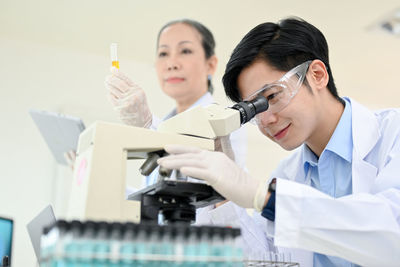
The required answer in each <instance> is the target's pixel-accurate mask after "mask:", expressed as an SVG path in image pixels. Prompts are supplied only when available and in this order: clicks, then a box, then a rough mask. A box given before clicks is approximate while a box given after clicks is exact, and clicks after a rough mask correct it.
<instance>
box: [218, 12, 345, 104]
mask: <svg viewBox="0 0 400 267" xmlns="http://www.w3.org/2000/svg"><path fill="white" fill-rule="evenodd" d="M259 59H261V60H263V61H265V62H266V63H268V64H269V65H271V66H272V67H274V68H275V69H277V70H280V71H289V70H290V69H292V68H294V67H296V66H297V65H299V64H301V63H303V62H305V61H308V60H314V59H319V60H321V61H322V62H324V64H325V66H326V68H327V71H328V74H329V82H328V86H327V87H328V89H329V91H330V92H331V94H332V95H333V96H334V97H335V98H336V99H338V100H339V101H340V102H342V101H343V100H342V99H341V98H340V97H339V96H338V93H337V90H336V86H335V83H334V80H333V76H332V70H331V67H330V65H329V56H328V44H327V42H326V40H325V37H324V35H323V34H322V33H321V31H319V30H318V29H317V28H316V27H314V26H313V25H311V24H310V23H308V22H306V21H304V20H302V19H300V18H288V19H284V20H281V21H280V22H279V23H271V22H267V23H263V24H260V25H258V26H256V27H255V28H254V29H252V30H251V31H250V32H249V33H247V34H246V35H245V36H244V38H243V39H242V40H241V41H240V43H239V44H238V45H237V46H236V48H235V49H234V50H233V52H232V55H231V57H230V59H229V61H228V63H227V65H226V69H225V74H224V77H223V79H222V82H223V84H224V88H225V93H226V95H227V96H228V97H229V98H230V99H231V100H233V101H235V102H239V101H242V100H243V99H242V97H241V96H240V92H239V88H238V85H237V79H238V77H239V75H240V73H241V72H242V71H243V69H244V68H246V67H248V66H250V65H251V64H252V63H253V62H254V61H256V60H259Z"/></svg>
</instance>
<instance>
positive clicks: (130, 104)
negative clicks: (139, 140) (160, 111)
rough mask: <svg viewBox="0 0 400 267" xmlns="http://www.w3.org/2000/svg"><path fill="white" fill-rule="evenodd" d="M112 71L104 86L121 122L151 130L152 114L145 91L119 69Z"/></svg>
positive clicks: (113, 68) (112, 69)
mask: <svg viewBox="0 0 400 267" xmlns="http://www.w3.org/2000/svg"><path fill="white" fill-rule="evenodd" d="M110 70H111V74H112V75H109V76H107V77H106V80H105V82H104V84H105V86H106V88H107V90H108V93H109V98H110V100H111V103H112V105H113V106H114V109H115V110H116V111H117V112H118V113H119V116H120V118H121V120H122V121H123V122H124V123H125V124H127V125H132V126H137V127H144V128H149V127H150V126H151V122H152V114H151V111H150V108H149V106H148V105H147V100H146V94H145V92H144V91H143V89H142V88H141V87H140V86H138V85H137V84H135V83H134V82H132V81H131V79H129V78H128V77H127V76H126V75H125V74H124V73H123V72H122V71H120V70H119V69H117V68H115V67H111V69H110Z"/></svg>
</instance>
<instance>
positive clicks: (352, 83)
mask: <svg viewBox="0 0 400 267" xmlns="http://www.w3.org/2000/svg"><path fill="white" fill-rule="evenodd" d="M356 2H357V1H355V2H354V3H352V2H349V1H344V0H342V1H335V2H332V3H327V2H324V1H317V0H313V1H308V2H304V1H283V2H282V1H280V2H276V1H264V0H263V1H260V0H254V1H248V2H246V4H244V2H242V1H238V0H232V1H228V0H223V1H212V0H205V1H192V2H190V5H189V4H188V1H183V0H182V1H180V0H171V1H134V0H132V1H122V0H121V1H84V2H82V1H52V0H42V1H21V0H16V1H6V0H3V1H0V111H1V112H0V125H1V135H0V137H1V138H0V149H1V150H0V215H5V216H9V217H13V218H14V220H15V223H16V229H15V235H14V238H15V239H14V240H15V243H14V258H13V266H34V264H35V258H34V253H33V249H32V247H31V244H30V241H29V238H28V235H27V232H26V228H25V225H26V224H27V223H28V222H29V221H30V220H31V219H32V218H33V216H34V215H36V214H37V213H38V212H39V211H40V210H41V209H42V208H43V207H44V206H46V205H47V204H49V203H51V204H53V205H54V209H55V212H56V214H57V215H60V216H62V215H63V213H64V212H65V208H66V206H65V201H64V200H65V199H66V198H67V197H68V192H69V191H68V188H69V182H70V180H71V172H70V170H69V169H68V168H66V167H62V166H58V165H57V164H56V163H55V162H54V160H53V157H52V155H51V154H50V152H49V150H48V148H47V146H46V144H45V142H44V140H43V139H42V137H41V136H40V134H39V131H38V130H37V129H36V126H35V125H34V123H33V121H32V119H31V118H30V116H29V115H28V110H29V108H38V109H44V110H51V111H59V112H64V113H67V114H70V115H75V116H79V117H81V118H83V119H84V121H85V123H86V125H89V124H90V123H92V122H93V121H94V120H96V119H101V120H106V121H118V120H117V118H116V117H115V113H114V111H113V110H112V108H111V105H110V104H109V102H108V100H107V98H106V96H105V88H104V86H103V81H104V77H105V75H107V73H108V68H109V64H110V62H109V56H108V45H109V43H110V42H112V41H117V42H118V43H119V44H120V61H121V62H120V63H121V68H122V69H123V70H124V71H125V72H126V73H128V74H129V75H130V76H131V77H134V80H135V81H136V82H137V83H139V84H141V85H142V86H143V87H144V88H145V91H146V93H147V94H148V99H149V103H150V107H151V108H152V110H153V112H154V113H155V114H158V115H163V114H165V113H166V112H167V111H168V110H169V109H170V108H171V107H172V106H173V102H172V101H171V100H170V99H168V98H167V97H166V96H164V95H163V94H160V90H159V88H158V84H157V81H156V79H155V74H154V69H153V66H152V64H153V63H152V61H153V57H154V48H155V35H156V32H157V30H158V29H159V28H160V26H161V25H163V24H164V23H165V22H167V21H169V20H171V19H174V18H181V17H191V18H194V19H198V20H199V21H202V22H204V23H205V24H206V25H207V26H209V27H210V29H212V31H213V32H214V34H215V37H216V41H217V55H218V56H219V59H220V62H219V68H218V71H217V75H216V77H215V78H214V83H215V87H216V93H215V97H216V98H217V100H219V102H221V103H223V104H227V103H228V102H227V101H226V99H225V97H224V94H223V88H222V85H221V83H220V82H219V81H220V79H221V76H222V74H223V71H224V67H225V64H226V61H227V60H228V58H229V55H230V53H231V51H232V48H233V47H234V46H235V44H236V43H237V42H238V41H239V40H240V38H241V37H242V36H243V34H244V33H246V32H247V31H248V30H250V29H251V28H252V27H254V26H255V25H256V24H258V23H261V22H264V21H269V20H271V21H276V20H278V19H279V18H282V17H286V16H288V15H299V16H301V17H303V18H305V19H307V20H309V21H310V22H312V23H313V24H315V25H316V26H317V27H319V28H320V29H321V30H322V31H323V32H324V33H325V35H326V37H327V39H328V42H329V44H330V49H331V50H330V51H331V65H332V67H333V71H334V74H335V80H336V83H337V86H338V88H339V92H340V94H341V95H351V96H354V97H356V98H357V99H358V100H360V102H362V103H365V104H366V105H368V106H370V107H384V106H399V105H398V103H399V102H398V99H399V96H400V90H399V89H400V88H399V85H398V62H400V53H399V51H398V50H399V48H400V38H394V37H392V36H389V35H385V34H382V33H374V32H372V33H371V32H368V31H366V28H367V26H368V25H369V24H370V23H372V22H373V21H374V20H375V19H377V18H379V16H380V14H383V13H385V12H387V11H390V10H391V9H392V8H393V7H396V6H397V5H398V3H397V2H396V1H379V3H376V1H370V2H368V1H365V2H364V3H363V8H362V11H363V13H362V12H361V9H360V7H359V4H358V3H356ZM357 10H359V11H357ZM355 11H357V12H355ZM248 130H249V141H248V142H249V152H248V155H249V157H248V160H247V166H248V168H249V170H250V172H251V173H253V174H254V175H255V176H256V177H262V176H265V175H268V173H269V172H270V171H271V170H272V169H273V168H274V166H276V164H277V163H278V161H279V160H280V159H281V158H283V157H284V156H285V155H287V154H288V152H286V151H283V150H282V149H280V148H279V147H277V146H276V145H275V144H272V143H271V142H269V141H268V140H267V139H266V138H265V137H263V136H261V135H260V134H259V133H258V131H257V129H255V127H253V126H248ZM260 158H262V159H263V161H262V162H261V163H260Z"/></svg>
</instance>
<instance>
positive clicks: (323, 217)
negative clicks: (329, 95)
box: [264, 99, 400, 267]
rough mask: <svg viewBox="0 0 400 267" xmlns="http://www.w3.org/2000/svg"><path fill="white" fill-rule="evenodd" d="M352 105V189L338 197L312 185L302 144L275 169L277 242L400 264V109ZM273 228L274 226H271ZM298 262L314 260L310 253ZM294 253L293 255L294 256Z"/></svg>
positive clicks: (358, 261) (375, 263) (362, 262)
mask: <svg viewBox="0 0 400 267" xmlns="http://www.w3.org/2000/svg"><path fill="white" fill-rule="evenodd" d="M349 101H350V102H351V107H352V135H353V158H352V160H353V161H352V191H353V193H352V194H351V195H348V196H345V197H341V198H337V199H334V198H332V197H330V196H328V195H326V194H324V193H322V192H320V191H318V190H316V189H314V188H312V187H310V186H308V185H309V184H310V178H309V177H308V176H307V174H306V173H305V171H304V167H303V163H302V160H301V156H302V149H299V150H298V151H296V152H295V153H294V154H292V155H291V156H290V157H289V158H287V159H285V160H284V161H283V162H281V164H280V165H279V166H278V168H277V170H276V171H274V172H273V175H272V176H271V178H272V177H279V178H282V179H278V181H277V191H276V210H275V211H276V213H275V215H276V217H275V224H274V226H275V231H273V227H271V225H273V223H272V222H270V221H268V220H265V221H266V224H265V225H264V227H265V229H266V230H267V229H269V230H268V231H267V232H268V233H267V235H271V234H272V235H273V234H274V235H275V236H274V242H275V245H276V246H281V247H288V248H300V249H305V250H310V251H315V252H319V253H322V254H327V255H332V256H338V257H341V258H344V259H346V260H348V261H351V262H353V263H356V264H359V265H362V266H385V267H389V266H400V226H399V225H400V110H399V109H387V110H381V111H377V112H371V111H370V110H368V109H367V108H365V107H363V106H362V105H360V104H359V103H357V102H355V101H354V100H351V99H349ZM271 229H272V231H271ZM302 256H303V258H302V259H300V260H299V261H300V262H308V264H306V265H304V266H311V265H309V264H310V263H312V253H311V252H310V253H308V254H307V253H303V255H302ZM292 259H293V257H292Z"/></svg>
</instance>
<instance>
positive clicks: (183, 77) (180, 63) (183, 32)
mask: <svg viewBox="0 0 400 267" xmlns="http://www.w3.org/2000/svg"><path fill="white" fill-rule="evenodd" d="M201 42H202V38H201V35H200V33H199V32H197V30H196V29H194V28H192V27H191V26H189V25H187V24H184V23H177V24H173V25H171V26H169V27H167V28H165V29H164V30H163V31H162V33H161V35H160V38H159V43H158V47H157V59H156V64H155V65H156V70H157V75H158V79H159V82H160V85H161V89H162V90H163V91H164V93H166V94H167V95H168V96H170V97H172V98H173V99H175V100H176V101H177V102H180V103H187V104H193V103H194V102H195V101H196V100H197V99H198V98H200V97H201V96H202V95H203V94H205V93H206V92H207V89H208V84H207V76H208V75H209V74H211V75H212V74H214V72H215V68H216V65H217V64H216V63H217V59H216V57H215V56H212V57H211V58H209V59H206V57H205V52H204V49H203V46H202V44H201Z"/></svg>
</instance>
